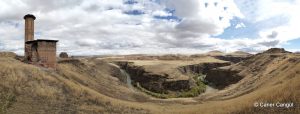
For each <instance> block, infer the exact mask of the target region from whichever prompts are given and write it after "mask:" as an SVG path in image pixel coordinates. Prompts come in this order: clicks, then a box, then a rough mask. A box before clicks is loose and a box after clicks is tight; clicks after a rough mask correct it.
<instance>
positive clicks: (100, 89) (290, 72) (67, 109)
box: [0, 55, 300, 114]
mask: <svg viewBox="0 0 300 114" xmlns="http://www.w3.org/2000/svg"><path fill="white" fill-rule="evenodd" d="M295 56H296V55H295ZM295 56H289V57H288V58H286V59H285V61H283V62H278V63H277V64H278V65H277V64H276V62H274V65H272V66H274V68H268V69H267V70H266V71H268V72H269V71H270V72H271V71H272V70H273V69H276V71H275V72H273V73H271V74H269V73H265V74H264V75H263V76H264V77H265V78H264V77H263V76H262V77H261V80H260V81H258V82H255V84H258V86H256V88H255V89H254V90H252V91H251V92H249V93H248V94H243V95H241V96H236V97H232V98H230V99H223V100H222V99H219V100H218V99H215V100H199V99H193V100H191V99H192V98H187V99H186V100H185V99H183V100H184V102H183V101H182V102H181V101H175V100H167V101H165V100H159V99H154V98H150V97H149V96H147V95H145V94H143V93H141V92H138V91H133V90H131V89H129V88H128V87H126V85H125V84H123V83H121V82H120V81H119V80H118V79H117V78H116V77H113V76H112V74H111V72H112V68H111V67H110V65H109V64H107V63H106V62H104V61H102V60H89V59H85V60H80V62H79V63H60V64H59V66H58V69H57V70H48V69H43V68H39V67H36V66H33V65H28V64H24V63H22V62H20V61H17V60H15V59H14V58H9V57H1V58H0V78H1V81H0V90H1V94H0V95H3V94H7V93H8V91H9V93H10V94H13V95H14V96H15V97H16V101H8V102H12V105H11V107H6V109H5V110H6V111H7V113H10V114H14V113H24V114H27V113H28V114H29V113H87V114H88V113H130V114H132V113H138V114H141V113H154V114H168V113H169V114H183V113H184V114H199V113H201V114H205V113H207V114H210V113H221V114H227V113H299V110H300V109H299V107H294V108H292V109H288V110H281V109H277V108H273V109H268V108H255V107H254V106H253V104H254V103H255V102H294V103H295V104H296V106H299V103H300V99H299V97H298V96H299V95H300V91H299V90H300V83H299V81H300V77H299V76H300V74H299V72H300V71H299V70H300V69H299V68H300V63H297V62H294V63H290V62H288V60H289V58H295V59H299V57H298V56H296V57H295ZM203 61H205V60H203ZM208 61H210V60H208ZM137 62H139V61H137ZM140 62H141V63H140V64H150V62H148V63H147V61H144V63H143V61H140ZM159 63H163V62H159ZM166 63H168V64H170V63H171V64H173V65H178V64H181V65H182V64H190V63H182V62H178V63H177V62H176V61H174V62H173V63H172V61H171V62H170V61H168V62H166ZM285 66H289V67H288V68H286V69H284V67H285ZM271 69H272V70H271ZM282 69H284V70H282ZM245 79H248V78H245ZM249 79H251V78H249ZM242 82H247V80H245V81H242ZM236 85H239V84H236ZM223 92H225V93H226V90H224V91H223ZM0 98H2V97H0ZM0 100H2V101H3V100H7V99H0ZM189 101H193V102H189ZM195 101H196V102H195ZM0 105H1V103H0Z"/></svg>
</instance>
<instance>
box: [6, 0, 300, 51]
mask: <svg viewBox="0 0 300 114" xmlns="http://www.w3.org/2000/svg"><path fill="white" fill-rule="evenodd" d="M137 1H138V2H137V3H135V4H124V1H123V0H75V1H74V0H51V1H40V0H2V1H0V25H1V26H0V49H1V50H6V51H14V52H18V53H19V54H22V53H23V41H24V38H23V37H24V20H23V16H24V15H25V14H27V13H33V14H34V15H36V17H37V19H36V21H35V32H36V35H35V37H36V39H37V38H38V39H57V40H59V44H58V50H59V51H67V52H70V53H71V54H85V55H97V54H130V53H199V52H205V51H208V50H215V49H217V50H223V51H234V50H241V49H243V50H250V51H255V50H261V49H265V48H267V47H270V46H278V45H279V44H280V43H282V42H283V41H284V40H282V39H285V41H287V40H289V39H293V38H295V37H297V36H299V34H298V33H299V32H296V30H297V29H296V28H297V26H296V25H297V24H298V21H297V20H299V19H300V18H299V16H298V15H297V14H296V13H297V12H288V10H293V11H297V10H298V9H299V7H297V6H298V5H297V4H299V2H297V3H293V4H283V5H282V6H281V5H280V4H277V3H276V4H275V3H274V4H271V6H263V5H262V3H261V1H254V2H247V1H248V0H247V1H245V0H241V1H240V2H237V1H235V2H237V3H238V5H240V4H241V3H247V4H248V3H250V4H252V3H253V4H255V5H254V6H253V7H263V8H266V9H264V10H258V11H256V10H249V12H247V11H248V10H246V12H245V8H240V7H238V6H237V5H236V4H235V2H234V1H233V0H226V1H225V0H203V1H199V0H160V2H159V3H156V2H153V0H137ZM265 2H272V1H270V0H267V1H265ZM206 3H207V4H208V6H207V7H206V6H205V4H206ZM215 3H217V5H215ZM277 5H280V6H277ZM241 6H242V5H241ZM275 6H276V7H279V9H278V10H280V12H281V13H280V12H279V13H278V14H277V13H274V14H273V13H272V14H264V12H265V13H267V12H268V10H269V9H270V8H273V7H275ZM251 7H252V6H251V5H250V6H249V8H251ZM239 8H240V9H241V10H242V12H240V9H239ZM268 8H269V9H268ZM251 9H252V8H251ZM172 10H174V11H172ZM282 10H283V11H282ZM134 11H138V12H134ZM253 12H255V14H253ZM126 13H127V14H126ZM136 13H137V14H136ZM138 13H141V14H138ZM281 14H284V17H288V19H289V20H288V24H284V26H276V27H272V28H268V29H264V30H261V31H260V36H261V38H256V39H249V38H235V39H221V38H212V36H216V35H220V34H222V33H223V32H224V29H225V28H227V27H229V26H231V23H230V20H232V19H233V18H234V17H239V18H242V19H245V20H248V19H249V20H251V18H253V20H256V21H261V20H265V19H268V18H269V17H272V16H277V15H281ZM298 25H299V24H298ZM236 27H237V28H238V27H248V26H245V24H244V23H240V24H239V25H237V26H236ZM274 31H276V33H277V34H273V32H274ZM270 36H274V38H270ZM285 36H287V37H288V38H284V37H285ZM15 44H17V45H15Z"/></svg>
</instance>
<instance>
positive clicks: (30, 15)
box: [24, 14, 35, 20]
mask: <svg viewBox="0 0 300 114" xmlns="http://www.w3.org/2000/svg"><path fill="white" fill-rule="evenodd" d="M26 18H32V19H33V20H35V16H34V15H32V14H27V15H25V16H24V19H26Z"/></svg>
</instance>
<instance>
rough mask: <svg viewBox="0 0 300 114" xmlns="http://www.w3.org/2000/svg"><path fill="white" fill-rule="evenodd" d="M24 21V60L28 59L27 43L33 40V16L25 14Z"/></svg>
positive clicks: (28, 47)
mask: <svg viewBox="0 0 300 114" xmlns="http://www.w3.org/2000/svg"><path fill="white" fill-rule="evenodd" d="M24 19H25V49H24V50H25V53H24V54H25V58H28V56H29V53H30V52H29V51H30V48H31V47H30V45H27V44H26V42H27V41H33V40H34V20H35V16H34V15H32V14H27V15H25V16H24Z"/></svg>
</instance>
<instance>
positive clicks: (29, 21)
mask: <svg viewBox="0 0 300 114" xmlns="http://www.w3.org/2000/svg"><path fill="white" fill-rule="evenodd" d="M24 19H25V48H24V50H25V61H26V62H27V63H30V64H34V65H37V66H42V67H46V68H54V69H55V68H56V43H57V42H58V40H48V39H37V40H35V39H34V20H35V19H36V18H35V16H34V15H31V14H27V15H25V16H24Z"/></svg>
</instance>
